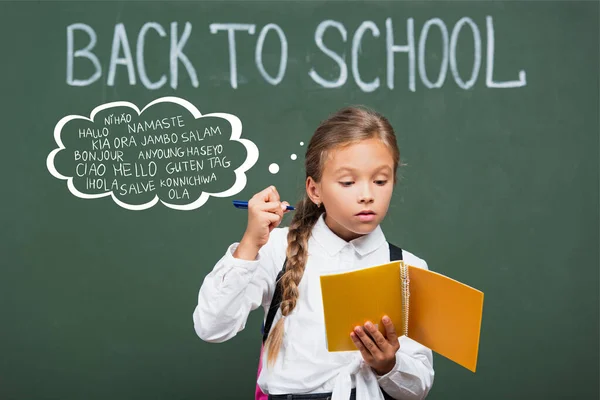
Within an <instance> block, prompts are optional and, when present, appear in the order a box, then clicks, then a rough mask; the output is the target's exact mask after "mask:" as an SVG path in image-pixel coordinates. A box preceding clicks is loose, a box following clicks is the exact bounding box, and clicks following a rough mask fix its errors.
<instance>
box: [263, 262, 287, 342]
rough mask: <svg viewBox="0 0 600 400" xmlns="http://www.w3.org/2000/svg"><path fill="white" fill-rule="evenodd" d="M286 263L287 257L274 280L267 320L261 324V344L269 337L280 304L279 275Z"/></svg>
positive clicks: (280, 288) (280, 285) (281, 290)
mask: <svg viewBox="0 0 600 400" xmlns="http://www.w3.org/2000/svg"><path fill="white" fill-rule="evenodd" d="M286 264H287V257H286V258H285V261H284V262H283V268H281V271H279V274H277V279H276V280H275V293H273V299H272V300H271V305H270V306H269V312H268V314H267V320H266V321H265V323H264V324H263V332H262V334H263V344H264V343H265V342H266V341H267V338H268V337H269V332H270V331H271V325H273V320H274V319H275V314H277V310H278V309H279V306H281V296H283V287H282V283H281V277H282V276H283V273H284V272H285V267H286Z"/></svg>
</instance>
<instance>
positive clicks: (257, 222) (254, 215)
mask: <svg viewBox="0 0 600 400" xmlns="http://www.w3.org/2000/svg"><path fill="white" fill-rule="evenodd" d="M288 205H289V203H288V202H285V201H284V202H282V201H280V199H279V193H277V189H275V186H269V187H268V188H266V189H264V190H263V191H261V192H259V193H257V194H255V195H254V196H252V198H251V199H250V200H249V201H248V225H247V227H246V232H245V233H244V236H243V237H242V240H241V241H240V244H239V246H238V247H237V249H236V251H235V253H234V254H233V256H234V257H236V258H242V259H245V260H254V259H256V255H257V254H258V251H259V250H260V248H261V247H262V246H264V245H265V244H266V243H267V241H268V240H269V234H270V233H271V231H272V230H273V229H274V228H276V227H277V226H279V224H280V223H281V220H282V219H283V214H285V213H286V212H287V210H286V207H287V206H288Z"/></svg>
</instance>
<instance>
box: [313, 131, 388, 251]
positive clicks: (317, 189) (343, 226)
mask: <svg viewBox="0 0 600 400" xmlns="http://www.w3.org/2000/svg"><path fill="white" fill-rule="evenodd" d="M306 189H307V192H308V194H309V196H310V197H311V199H312V200H313V201H314V202H320V203H323V205H324V206H325V210H326V214H325V223H326V224H327V226H328V227H329V228H330V229H331V230H332V231H333V232H335V233H336V234H337V235H338V236H339V237H341V238H342V239H344V240H346V241H350V240H352V239H356V238H357V237H360V236H362V235H365V234H367V233H370V232H372V231H373V230H374V229H375V228H376V227H377V225H379V223H381V221H382V220H383V218H384V217H385V215H386V213H387V210H388V206H389V204H390V199H391V198H392V192H393V189H394V159H393V157H392V153H391V151H390V150H389V149H388V147H387V146H386V145H385V144H384V143H383V142H382V141H381V140H380V139H368V140H363V141H361V142H358V143H356V144H352V145H349V146H345V147H341V148H339V149H336V150H334V151H332V152H331V153H330V154H329V157H328V158H327V160H326V161H325V165H324V170H323V175H322V178H321V182H318V183H317V182H315V181H314V180H313V179H312V178H310V177H309V178H308V179H307V182H306Z"/></svg>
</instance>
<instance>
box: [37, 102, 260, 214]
mask: <svg viewBox="0 0 600 400" xmlns="http://www.w3.org/2000/svg"><path fill="white" fill-rule="evenodd" d="M159 103H175V104H178V105H180V106H182V107H184V108H185V109H187V110H188V111H189V112H190V113H191V114H192V115H193V116H194V118H195V119H200V118H204V117H217V118H223V119H225V120H227V121H228V122H229V123H230V124H231V136H230V138H229V140H233V141H236V142H240V143H241V144H242V145H243V146H244V147H245V148H246V154H247V156H246V160H244V162H243V163H242V165H240V166H239V167H238V168H236V169H235V170H234V173H235V183H234V184H233V186H232V187H230V188H229V189H227V190H225V191H223V192H218V193H211V192H205V191H202V193H201V194H200V196H199V197H198V199H197V200H194V201H193V202H192V203H189V204H183V205H180V204H171V203H168V202H166V201H164V200H162V199H160V198H159V196H158V195H155V196H154V198H153V199H152V200H150V201H148V202H146V203H144V204H138V205H135V204H128V203H125V202H123V201H121V200H119V199H118V198H117V196H116V195H115V194H114V193H113V191H112V190H111V191H110V192H104V193H97V194H89V193H82V192H80V191H79V190H77V188H76V187H75V185H74V184H73V177H72V176H71V177H70V176H64V175H62V174H61V173H60V172H58V170H57V169H56V167H55V166H54V157H55V156H56V154H58V152H60V151H61V150H65V149H66V147H65V146H64V144H63V142H62V139H61V132H62V128H63V127H64V126H65V125H66V124H67V122H69V121H72V120H75V119H82V120H86V121H90V122H92V123H93V122H95V121H94V117H95V116H96V114H98V113H99V112H100V111H103V110H106V109H108V108H115V107H129V108H131V109H133V110H135V111H136V112H137V113H138V116H139V115H141V114H142V113H143V112H144V111H145V110H146V109H148V108H150V107H152V106H153V105H156V104H159ZM241 135H242V121H241V120H240V119H239V118H238V117H236V116H235V115H233V114H227V113H219V112H217V113H210V114H206V115H202V113H201V112H200V110H198V109H197V108H196V107H195V106H194V105H193V104H192V103H190V102H189V101H187V100H184V99H182V98H179V97H175V96H166V97H161V98H158V99H156V100H154V101H151V102H150V103H148V104H147V105H146V106H145V107H144V108H142V110H141V111H140V109H139V108H138V107H137V106H136V105H135V104H133V103H130V102H128V101H114V102H111V103H106V104H102V105H99V106H97V107H96V108H94V109H93V110H92V112H91V114H90V117H89V118H88V117H84V116H82V115H67V116H66V117H63V118H61V119H60V121H58V123H57V124H56V126H55V127H54V141H55V142H56V144H57V146H58V148H56V149H54V150H52V152H50V154H49V155H48V157H47V158H46V168H48V171H49V172H50V173H51V174H52V175H53V176H54V177H55V178H58V179H61V180H66V181H67V187H68V188H69V191H70V192H71V193H72V194H73V195H74V196H76V197H79V198H82V199H97V198H101V197H106V196H111V197H112V199H113V201H114V202H115V203H116V204H118V205H119V206H121V207H123V208H125V209H128V210H133V211H140V210H145V209H148V208H151V207H153V206H154V205H156V204H157V203H158V202H159V201H160V202H161V203H162V204H164V205H165V206H167V207H169V208H172V209H175V210H184V211H189V210H194V209H197V208H199V207H202V206H203V205H204V204H205V203H206V202H207V201H208V199H209V198H210V196H213V197H229V196H233V195H235V194H238V193H239V192H241V191H242V189H244V187H246V183H247V178H246V171H248V170H249V169H250V168H252V167H253V166H254V165H255V164H256V162H257V161H258V155H259V151H258V147H257V146H256V145H255V144H254V142H251V141H250V140H248V139H242V137H241Z"/></svg>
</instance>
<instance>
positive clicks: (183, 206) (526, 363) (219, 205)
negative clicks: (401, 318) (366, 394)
mask: <svg viewBox="0 0 600 400" xmlns="http://www.w3.org/2000/svg"><path fill="white" fill-rule="evenodd" d="M0 11H1V12H0V42H1V43H2V49H3V51H2V54H3V58H2V63H1V66H0V72H1V74H0V76H1V77H2V78H1V82H2V86H1V90H0V93H2V109H3V110H4V113H3V118H2V158H1V159H2V169H1V171H2V172H1V173H2V180H1V181H2V182H3V190H2V199H1V200H0V209H1V210H2V211H1V212H0V221H1V226H2V231H1V232H2V233H1V235H2V236H1V238H0V243H2V245H1V246H2V250H1V252H0V254H1V255H2V261H1V262H0V318H1V322H0V355H1V356H0V398H1V399H11V400H12V399H19V400H21V399H61V400H64V399H108V398H110V399H127V400H132V399H205V398H206V399H208V398H210V399H241V398H252V396H253V390H254V386H255V383H256V367H257V361H258V353H259V348H260V343H261V335H260V324H261V322H262V318H263V313H262V312H261V311H256V312H254V313H252V314H251V315H250V318H249V321H248V323H247V325H246V328H245V330H244V331H242V332H241V333H240V334H238V335H237V336H236V337H235V338H233V339H231V340H230V341H228V342H226V343H223V344H208V343H205V342H203V341H201V340H200V339H199V338H198V337H197V336H196V334H195V332H194V329H193V323H192V312H193V309H194V307H195V305H196V301H197V293H198V289H199V288H200V285H201V283H202V280H203V278H204V276H206V274H207V273H208V272H209V271H210V270H211V269H212V267H213V265H214V263H215V262H216V261H217V260H218V259H219V258H220V257H221V255H222V254H223V253H224V252H225V250H226V248H227V246H228V245H229V244H231V243H232V242H235V241H237V240H239V239H240V237H241V235H242V233H243V230H244V227H245V223H246V219H245V218H246V212H245V211H243V210H238V209H235V208H234V207H232V203H231V201H232V200H233V199H242V200H243V199H249V198H250V197H251V196H252V195H253V194H254V193H256V192H258V191H259V190H261V189H262V188H264V187H266V186H267V185H270V184H273V185H276V186H277V188H278V190H279V192H280V193H281V195H282V197H283V198H285V199H287V200H288V201H290V202H292V203H294V202H296V201H297V200H298V199H299V198H300V196H301V194H302V191H303V181H304V171H303V162H304V154H305V151H306V145H307V142H308V140H309V138H310V136H311V134H312V132H313V131H314V129H315V127H316V126H317V124H318V123H319V122H320V121H321V120H323V119H324V118H326V117H327V115H328V114H330V113H331V112H333V111H335V110H337V109H339V108H341V107H343V106H346V105H350V104H364V105H367V106H370V107H373V108H375V109H376V110H378V111H380V112H381V113H383V114H384V115H386V116H387V117H388V118H389V119H390V120H391V122H392V124H393V125H394V127H395V129H396V131H397V134H398V138H399V144H400V148H401V157H402V162H404V163H405V164H406V165H405V166H403V167H402V168H401V170H400V173H401V179H400V180H399V183H398V185H397V188H396V190H395V193H394V197H393V200H392V204H391V206H390V211H389V214H388V216H387V218H386V220H385V221H384V223H383V228H384V232H385V233H386V236H387V238H388V239H389V240H390V241H392V242H393V243H395V244H397V245H399V246H401V247H403V248H406V249H408V250H409V251H411V252H413V253H415V254H417V255H419V256H420V257H422V258H424V259H425V260H427V262H428V264H429V267H430V268H431V269H433V270H436V271H439V272H440V273H443V274H445V275H448V276H451V277H453V278H455V279H457V280H459V281H461V282H465V283H467V284H469V285H471V286H473V287H476V288H478V289H480V290H482V291H483V292H484V293H485V296H486V297H485V298H486V301H485V306H484V316H483V325H482V332H481V343H480V353H479V363H478V369H477V372H476V373H475V374H473V373H471V372H469V371H468V370H466V369H464V368H461V367H459V366H457V365H456V364H454V363H452V362H450V361H448V360H447V359H445V358H443V357H441V356H437V355H436V356H435V361H434V366H435V370H436V378H435V383H434V386H433V389H432V391H431V392H430V396H429V398H432V399H482V398H485V399H509V398H510V399H559V398H577V399H597V398H598V397H599V393H598V390H599V375H600V371H599V332H598V330H599V314H600V313H599V287H598V284H599V268H598V267H599V255H598V245H599V241H600V238H599V215H598V214H599V200H598V193H599V187H598V181H599V176H598V175H599V168H598V161H599V159H598V151H599V143H598V132H599V126H598V121H599V112H598V110H599V100H598V93H599V81H598V71H599V60H598V51H599V50H598V49H599V40H598V37H599V35H598V13H599V6H598V3H597V2H594V1H575V2H573V1H547V2H542V1H540V2H537V1H535V2H534V1H503V2H502V1H497V2H491V1H490V2H488V1H482V2H474V1H468V2H452V1H444V2H405V1H402V2H400V1H399V2H391V1H388V2H379V1H371V2H364V3H360V2H348V3H345V2H344V3H342V2H338V1H332V2H317V1H309V2H299V1H298V2H292V1H286V2H271V1H260V2H259V1H256V2H254V1H248V2H230V1H226V2H221V1H211V2H208V1H207V2H192V1H189V2H187V1H182V2H166V1H146V2H121V1H114V2H99V1H92V2H87V1H49V2H2V3H0ZM165 132H167V134H165ZM171 133H174V134H171ZM285 223H289V219H286V220H285V221H284V224H285Z"/></svg>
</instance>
